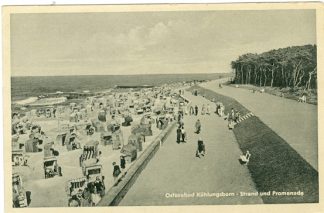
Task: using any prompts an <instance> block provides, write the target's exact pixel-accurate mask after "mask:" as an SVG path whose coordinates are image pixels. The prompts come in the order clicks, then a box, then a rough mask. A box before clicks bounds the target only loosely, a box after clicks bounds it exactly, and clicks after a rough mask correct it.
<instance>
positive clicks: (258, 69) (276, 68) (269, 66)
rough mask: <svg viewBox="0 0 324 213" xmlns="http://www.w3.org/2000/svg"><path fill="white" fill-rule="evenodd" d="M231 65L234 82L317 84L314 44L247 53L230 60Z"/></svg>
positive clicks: (283, 84) (313, 86) (280, 85)
mask: <svg viewBox="0 0 324 213" xmlns="http://www.w3.org/2000/svg"><path fill="white" fill-rule="evenodd" d="M231 66H232V69H234V71H235V78H234V81H235V83H236V84H253V85H256V86H271V87H293V88H295V87H303V88H305V89H313V88H317V63H316V45H305V46H293V47H287V48H281V49H278V50H271V51H268V52H264V53H261V54H252V53H247V54H244V55H241V56H239V58H238V59H237V60H236V61H232V62H231Z"/></svg>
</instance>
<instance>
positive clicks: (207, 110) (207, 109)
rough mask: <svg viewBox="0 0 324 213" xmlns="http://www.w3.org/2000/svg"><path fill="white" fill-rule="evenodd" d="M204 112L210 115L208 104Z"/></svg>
mask: <svg viewBox="0 0 324 213" xmlns="http://www.w3.org/2000/svg"><path fill="white" fill-rule="evenodd" d="M206 114H207V115H210V106H209V104H207V106H206Z"/></svg>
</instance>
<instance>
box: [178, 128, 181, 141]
mask: <svg viewBox="0 0 324 213" xmlns="http://www.w3.org/2000/svg"><path fill="white" fill-rule="evenodd" d="M180 139H181V127H180V126H179V127H178V129H177V143H180Z"/></svg>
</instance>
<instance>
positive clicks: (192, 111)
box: [189, 104, 210, 116]
mask: <svg viewBox="0 0 324 213" xmlns="http://www.w3.org/2000/svg"><path fill="white" fill-rule="evenodd" d="M200 113H201V115H210V105H209V104H206V105H205V104H203V105H202V107H201V111H200ZM189 115H195V116H198V115H199V107H198V106H197V105H195V106H194V107H193V106H192V105H190V106H189Z"/></svg>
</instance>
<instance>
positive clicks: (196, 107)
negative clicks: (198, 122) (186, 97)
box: [195, 105, 198, 116]
mask: <svg viewBox="0 0 324 213" xmlns="http://www.w3.org/2000/svg"><path fill="white" fill-rule="evenodd" d="M195 115H196V116H197V115H198V106H197V105H196V106H195Z"/></svg>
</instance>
